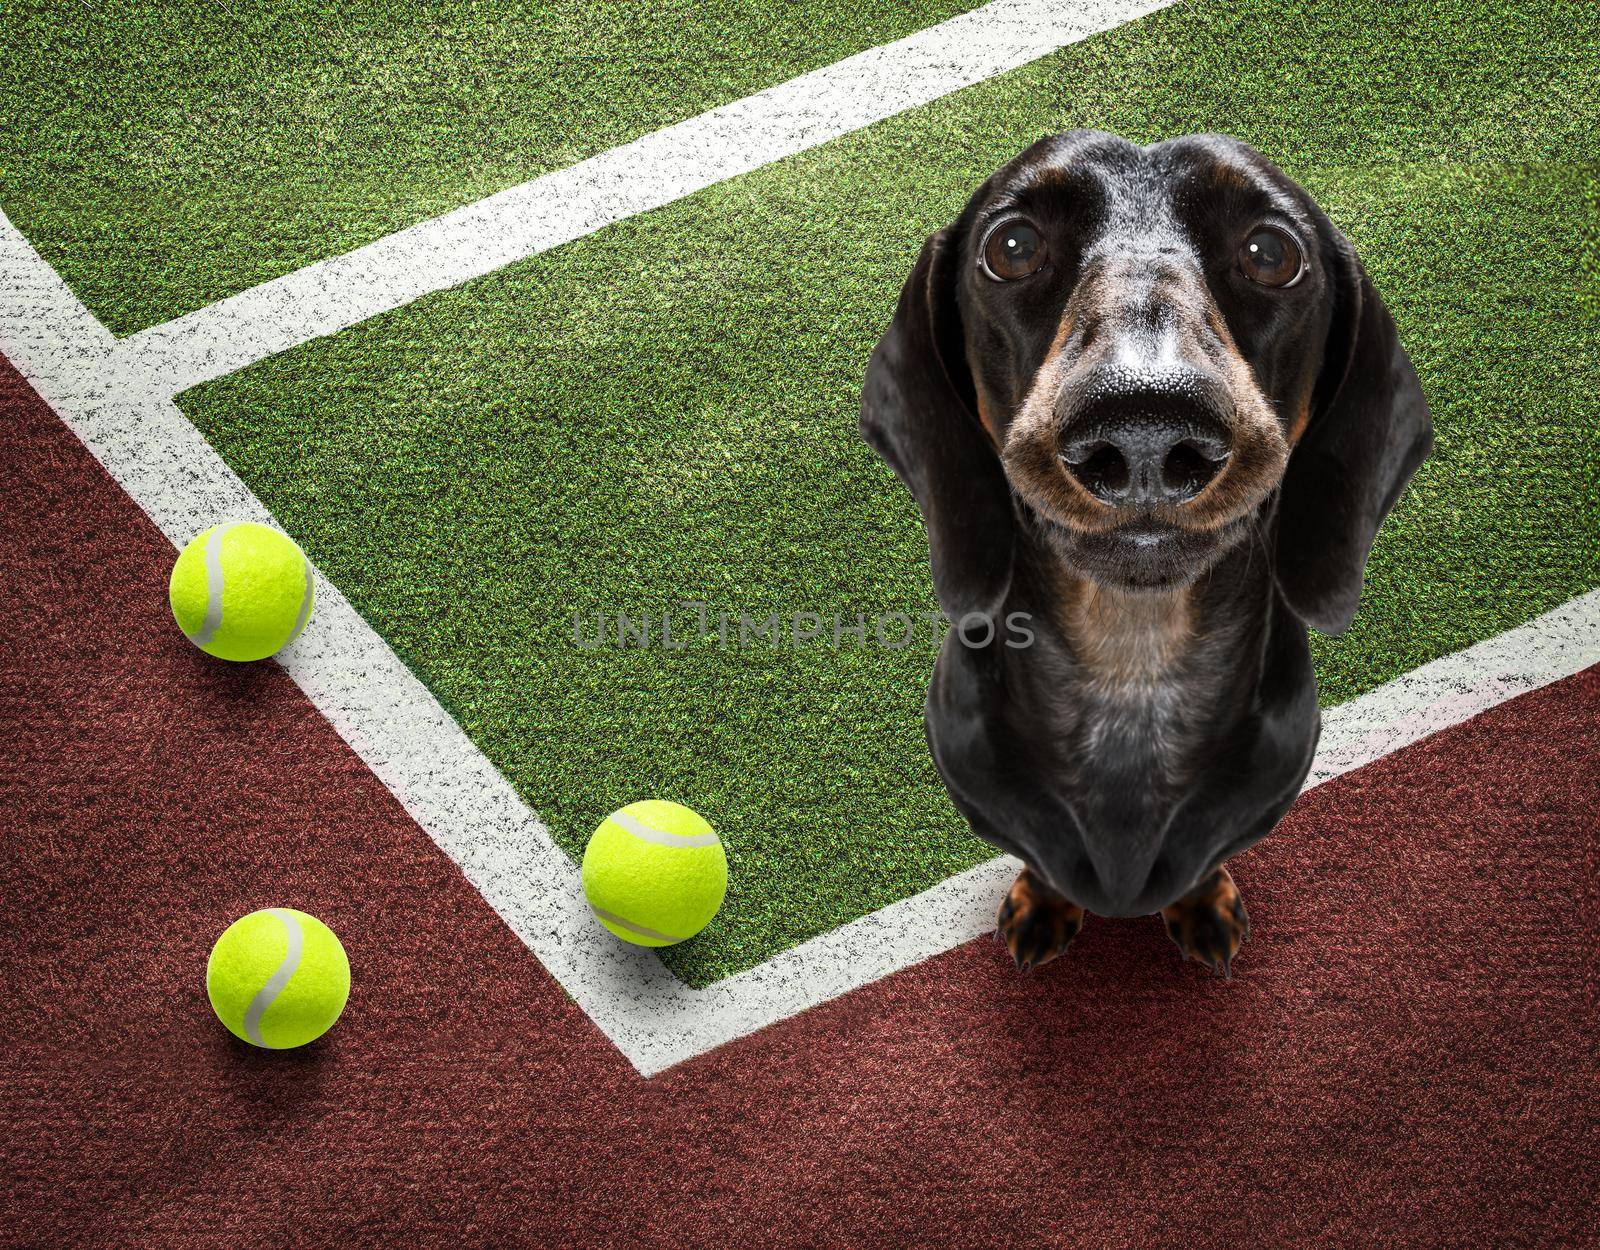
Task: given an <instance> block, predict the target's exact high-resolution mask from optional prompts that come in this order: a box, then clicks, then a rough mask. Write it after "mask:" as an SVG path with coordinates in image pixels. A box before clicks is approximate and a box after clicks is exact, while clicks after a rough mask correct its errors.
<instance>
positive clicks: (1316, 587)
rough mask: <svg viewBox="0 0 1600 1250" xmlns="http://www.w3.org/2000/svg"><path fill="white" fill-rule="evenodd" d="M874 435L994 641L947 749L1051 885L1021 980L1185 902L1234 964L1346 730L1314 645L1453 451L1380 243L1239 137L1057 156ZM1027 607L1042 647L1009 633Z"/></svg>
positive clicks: (1004, 177) (870, 385)
mask: <svg viewBox="0 0 1600 1250" xmlns="http://www.w3.org/2000/svg"><path fill="white" fill-rule="evenodd" d="M861 429H862V433H863V434H864V435H865V437H866V439H867V441H868V442H869V443H870V444H871V446H872V447H873V448H874V449H875V450H876V451H877V452H878V454H879V455H881V456H882V457H883V458H884V459H885V460H887V461H888V462H889V465H890V466H891V467H892V468H893V469H894V471H895V473H896V474H897V475H898V476H899V477H900V479H901V480H902V481H903V482H904V483H905V485H906V486H907V487H908V488H909V489H910V491H911V493H912V495H913V496H914V497H915V499H916V501H917V505H918V507H919V508H920V510H921V512H922V517H923V522H924V525H925V527H926V529H927V533H928V543H929V547H930V551H931V557H932V571H933V582H934V588H935V590H936V592H937V594H938V598H939V602H940V606H941V608H942V609H943V611H944V613H945V615H946V616H948V617H949V618H950V620H951V621H952V623H953V624H956V625H963V623H966V624H964V626H963V627H962V628H952V629H951V630H950V631H949V632H948V633H947V635H946V637H945V641H944V645H943V647H942V649H941V651H940V653H939V659H938V663H937V665H936V667H935V670H934V674H933V681H932V684H931V687H930V689H929V693H928V699H927V707H926V725H927V732H928V741H929V745H930V747H931V748H932V751H933V757H934V760H935V763H936V764H937V765H938V768H939V771H940V773H941V775H942V776H943V778H944V781H945V785H946V786H947V787H948V789H949V791H950V795H951V798H952V799H953V800H954V802H955V804H956V806H957V807H958V808H959V809H960V810H961V812H962V814H963V815H964V816H965V817H966V818H967V820H968V821H969V822H970V823H971V825H972V829H973V831H974V832H975V833H976V834H977V835H978V836H979V837H981V838H983V839H985V840H987V841H989V842H991V843H993V844H994V845H996V846H998V847H1000V848H1002V849H1004V850H1006V851H1010V852H1011V853H1012V854H1014V855H1016V856H1018V857H1019V858H1021V859H1022V861H1023V863H1024V864H1025V868H1024V870H1023V872H1022V874H1021V875H1020V876H1019V877H1018V878H1017V880H1016V884H1015V885H1013V886H1012V887H1011V890H1010V893H1009V894H1008V895H1007V897H1006V899H1005V902H1004V904H1003V906H1002V907H1001V911H1000V919H999V928H1000V936H1001V937H1002V938H1003V939H1004V940H1005V942H1006V945H1007V946H1008V948H1009V949H1010V951H1011V955H1012V957H1013V958H1014V959H1015V960H1016V962H1017V964H1018V966H1020V967H1022V968H1024V969H1026V968H1028V967H1031V966H1035V965H1038V964H1042V963H1044V962H1045V961H1046V960H1049V959H1051V958H1053V957H1055V956H1056V955H1059V954H1060V953H1061V952H1062V951H1063V950H1065V949H1066V947H1067V944H1068V943H1069V942H1071V940H1072V938H1073V937H1074V935H1075V934H1076V933H1077V932H1078V929H1079V926H1080V925H1081V924H1082V922H1083V916H1084V912H1085V910H1088V911H1093V912H1098V913H1100V914H1102V915H1107V916H1133V915H1148V914H1152V913H1155V912H1160V913H1161V915H1162V917H1163V918H1164V919H1165V920H1166V922H1167V929H1168V932H1169V933H1170V934H1171V935H1172V937H1173V939H1174V940H1175V941H1176V942H1177V943H1178V945H1179V948H1180V949H1181V950H1182V951H1183V953H1184V954H1185V955H1186V956H1188V957H1192V958H1195V959H1198V960H1200V961H1201V962H1202V963H1204V964H1206V965H1207V966H1209V967H1211V968H1212V969H1213V970H1215V971H1217V972H1220V973H1222V974H1224V975H1228V974H1229V973H1230V972H1231V968H1232V961H1233V958H1234V956H1235V954H1236V953H1237V951H1238V949H1239V946H1240V944H1241V943H1242V942H1243V941H1244V939H1245V937H1246V935H1247V933H1248V927H1249V921H1248V917H1247V914H1246V912H1245V907H1244V902H1243V900H1242V898H1241V897H1240V894H1239V891H1238V889H1237V887H1236V886H1235V885H1234V883H1233V878H1232V877H1231V876H1230V875H1229V873H1228V870H1227V868H1226V867H1224V864H1225V861H1226V860H1227V859H1228V858H1229V857H1230V856H1232V855H1235V854H1237V853H1238V852H1240V851H1242V850H1244V849H1245V848H1246V847H1248V846H1250V845H1251V844H1253V843H1255V842H1256V841H1258V840H1259V839H1260V838H1262V837H1264V836H1265V835H1266V834H1267V833H1268V832H1269V831H1270V830H1271V829H1272V827H1273V825H1275V824H1276V823H1277V822H1278V820H1279V818H1280V817H1281V816H1282V815H1283V813H1284V812H1285V811H1286V810H1287V809H1288V807H1289V805H1290V803H1291V802H1293V800H1294V798H1295V796H1296V795H1297V794H1298V793H1299V791H1300V786H1301V784H1302V783H1303V782H1304V780H1305V777H1306V773H1307V771H1308V770H1309V768H1310V766H1311V759H1312V753H1313V751H1314V750H1315V748H1316V743H1317V735H1318V732H1319V730H1320V728H1321V719H1320V715H1319V713H1318V708H1317V694H1316V682H1315V678H1314V676H1313V673H1312V668H1311V654H1310V647H1309V644H1308V640H1307V633H1306V628H1307V626H1311V627H1313V628H1315V629H1317V630H1319V631H1321V632H1323V633H1327V634H1337V633H1339V632H1341V631H1342V630H1343V629H1344V628H1345V627H1346V626H1347V625H1348V624H1349V623H1350V620H1351V618H1352V616H1353V615H1354V614H1355V609H1356V601H1357V598H1358V596H1359V595H1360V592H1361V583H1362V571H1363V569H1364V567H1365V565H1366V560H1367V555H1368V553H1369V552H1370V551H1371V549H1372V544H1373V541H1374V539H1375V537H1376V535H1377V532H1378V527H1379V525H1380V524H1381V523H1382V521H1383V518H1384V516H1385V515H1386V514H1387V513H1388V511H1389V509H1390V508H1391V507H1392V506H1393V504H1394V502H1395V499H1396V498H1397V497H1398V495H1399V494H1400V491H1401V490H1402V488H1403V487H1404V486H1405V483H1406V482H1407V480H1408V479H1409V478H1410V476H1411V474H1412V472H1413V471H1414V470H1415V469H1416V467H1417V466H1418V465H1419V464H1420V463H1421V462H1422V460H1423V459H1424V458H1425V457H1426V456H1427V454H1428V451H1429V449H1430V448H1431V446H1432V440H1433V436H1432V426H1431V422H1430V420H1429V416H1428V407H1427V403H1426V401H1425V400H1424V399H1423V396H1422V391H1421V389H1420V387H1419V386H1418V383H1417V377H1416V374H1415V372H1414V371H1413V370H1412V367H1411V363H1410V361H1409V360H1408V359H1407V358H1406V355H1405V352H1404V351H1403V350H1402V349H1401V347H1400V343H1399V340H1398V337H1397V335H1396V332H1395V326H1394V322H1393V320H1392V319H1391V318H1390V316H1389V313H1388V311H1387V310H1386V309H1385V308H1384V306H1383V304H1382V302H1381V301H1380V300H1379V298H1378V295H1377V292H1376V291H1375V290H1374V289H1373V286H1372V283H1371V282H1370V280H1369V279H1368V278H1367V276H1366V273H1365V271H1364V270H1363V269H1362V267H1361V264H1360V262H1359V261H1358V260H1357V259H1356V257H1355V255H1354V253H1353V252H1352V250H1351V248H1350V245H1349V243H1348V242H1347V241H1346V240H1345V239H1344V237H1343V236H1342V235H1341V234H1340V233H1339V232H1338V231H1337V230H1336V229H1335V228H1334V227H1333V226H1332V225H1331V224H1330V223H1329V221H1328V219H1327V217H1326V216H1325V215H1324V214H1323V213H1322V211H1321V210H1320V209H1319V208H1318V207H1317V206H1316V204H1315V203H1313V202H1312V200H1311V198H1310V196H1308V195H1307V194H1306V193H1305V192H1304V191H1303V190H1301V189H1300V188H1299V187H1298V186H1296V185H1295V184H1294V183H1293V182H1292V181H1290V179H1289V178H1288V177H1286V176H1285V175H1284V174H1283V173H1282V172H1280V171H1279V170H1278V169H1277V168H1275V167H1274V166H1273V165H1272V164H1270V163H1269V162H1268V161H1267V160H1266V159H1265V158H1264V157H1262V156H1261V155H1260V154H1259V153H1257V152H1256V151H1254V150H1253V149H1252V148H1250V147H1248V146H1246V145H1245V144H1243V143H1241V142H1238V141H1237V140H1234V139H1230V138H1225V137H1221V136H1215V135H1200V136H1190V137H1185V138H1180V139H1173V140H1169V141H1167V142H1163V143H1157V144H1153V145H1151V146H1149V147H1143V148H1141V147H1136V146H1135V145H1133V144H1132V143H1129V142H1128V141H1126V140H1124V139H1121V138H1118V137H1116V136H1114V135H1108V134H1101V133H1097V132H1086V131H1076V132H1069V133H1066V134H1062V135H1058V136H1055V137H1052V138H1046V139H1043V140H1041V141H1040V142H1038V143H1036V144H1034V145H1033V146H1032V147H1031V148H1029V149H1028V150H1027V151H1026V152H1024V153H1023V154H1022V155H1021V156H1019V157H1017V158H1016V159H1015V160H1013V161H1012V162H1011V163H1010V164H1008V165H1006V166H1005V167H1004V168H1003V169H1001V170H1000V171H999V172H998V173H996V174H994V175H993V176H992V177H990V178H989V180H988V181H987V182H985V183H984V184H983V185H982V186H981V187H980V188H978V191H977V193H976V194H974V195H973V197H972V199H971V200H970V201H969V202H968V203H967V206H966V208H965V209H964V210H963V211H962V213H961V215H960V216H959V217H958V218H957V219H956V220H955V221H954V222H953V223H952V224H951V225H950V226H948V227H946V228H945V229H943V230H940V231H938V232H937V233H936V234H934V235H933V236H932V237H931V238H929V239H928V241H927V243H926V244H925V245H924V247H923V249H922V254H921V256H920V257H919V258H918V260H917V263H916V267H915V268H914V269H913V270H912V272H911V276H910V278H909V279H908V280H907V282H906V284H905V288H904V290H903V291H902V292H901V294H900V301H899V305H898V307H897V309H896V311H895V315H894V321H893V323H892V324H891V325H890V327H889V329H888V331H887V333H885V334H884V336H883V339H882V341H881V342H879V344H878V346H877V349H876V351H875V352H874V353H873V356H872V361H871V364H870V365H869V367H868V371H867V378H866V386H865V391H864V394H863V398H862V415H861ZM1018 613H1020V614H1024V616H1025V617H1026V618H1027V619H1028V620H1029V622H1030V624H1029V627H1028V630H1027V634H1028V635H1031V642H1030V645H1025V646H1024V645H1019V643H1018V637H1019V635H1018V634H1017V633H1016V632H1014V631H1011V630H1003V629H999V628H995V627H994V623H996V622H999V621H1002V620H1006V621H1010V620H1012V619H1013V614H1018ZM973 621H978V622H980V623H983V622H987V624H986V625H985V626H984V627H982V628H979V627H977V626H975V625H971V624H970V623H971V622H973ZM1024 636H1025V635H1024Z"/></svg>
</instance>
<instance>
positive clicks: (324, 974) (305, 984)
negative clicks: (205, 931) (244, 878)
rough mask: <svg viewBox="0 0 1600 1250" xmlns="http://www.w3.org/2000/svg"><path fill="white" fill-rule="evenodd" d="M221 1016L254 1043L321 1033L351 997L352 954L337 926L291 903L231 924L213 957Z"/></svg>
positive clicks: (275, 1043) (209, 977) (296, 1042)
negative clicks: (349, 956) (336, 932)
mask: <svg viewBox="0 0 1600 1250" xmlns="http://www.w3.org/2000/svg"><path fill="white" fill-rule="evenodd" d="M206 997H208V998H209V999H210V1000H211V1009H212V1010H213V1011H215V1012H216V1013H217V1019H218V1020H221V1021H222V1023H223V1024H225V1025H227V1026H228V1031H229V1032H230V1033H232V1034H233V1035H234V1036H235V1037H237V1038H240V1039H242V1040H243V1041H246V1042H249V1043H250V1044H251V1045H252V1046H265V1047H267V1048H268V1049H269V1050H287V1049H289V1048H290V1047H291V1046H304V1045H305V1044H306V1043H307V1042H312V1041H315V1040H316V1039H317V1038H319V1037H321V1036H322V1035H323V1034H324V1033H326V1032H327V1031H328V1030H329V1029H330V1028H332V1027H333V1022H334V1021H335V1020H337V1019H338V1018H339V1013H340V1012H341V1011H343V1010H344V1004H345V1000H346V999H348V998H349V997H350V961H349V960H348V959H347V958H345V953H344V947H343V946H341V945H340V944H339V939H338V938H337V937H335V936H334V932H333V930H332V929H330V928H328V926H327V925H325V924H323V923H322V921H320V920H318V919H317V918H316V917H315V916H308V915H306V913H305V912H303V911H295V910H294V909H293V908H291V907H269V908H267V909H266V910H265V911H253V912H251V913H250V914H249V915H248V916H243V917H241V918H240V919H238V920H235V921H234V922H233V923H232V924H231V925H229V926H228V927H227V928H226V929H224V930H223V932H222V936H221V937H219V938H218V939H217V944H216V945H215V946H213V947H212V948H211V958H210V959H209V960H208V961H207V963H206Z"/></svg>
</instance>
